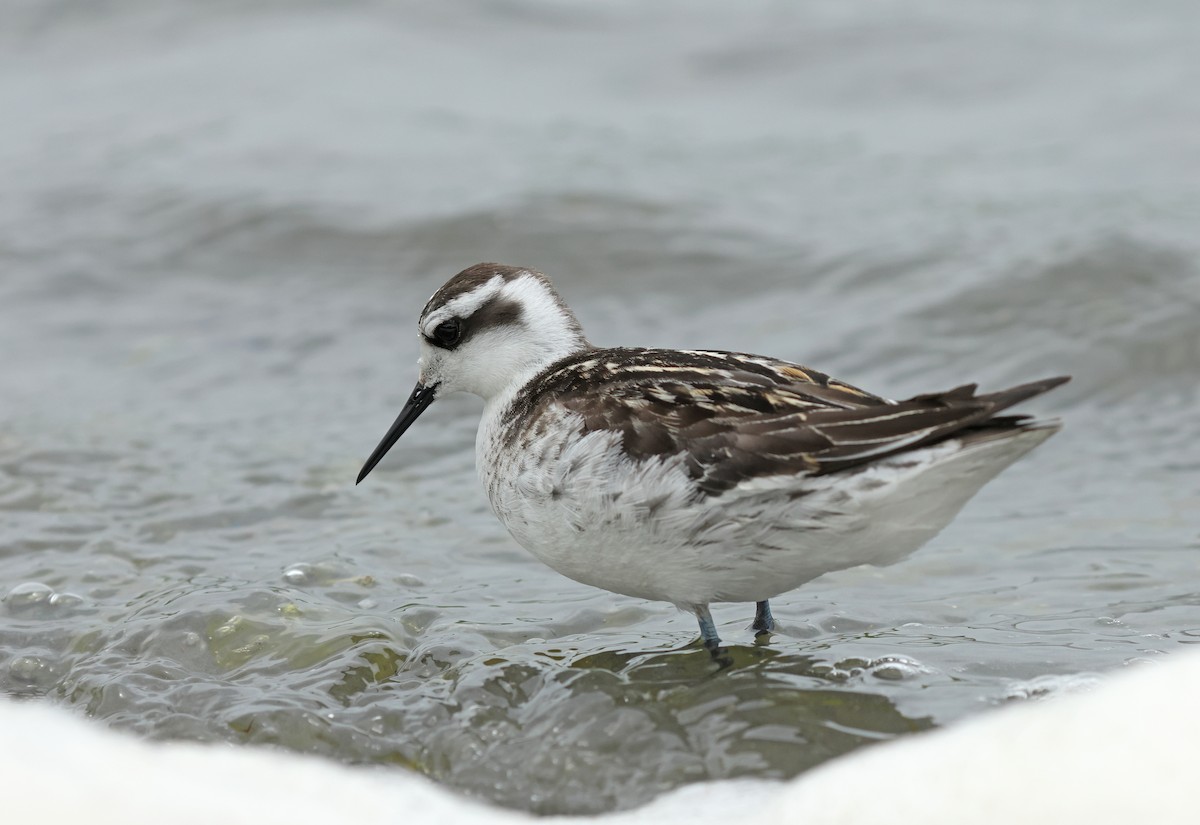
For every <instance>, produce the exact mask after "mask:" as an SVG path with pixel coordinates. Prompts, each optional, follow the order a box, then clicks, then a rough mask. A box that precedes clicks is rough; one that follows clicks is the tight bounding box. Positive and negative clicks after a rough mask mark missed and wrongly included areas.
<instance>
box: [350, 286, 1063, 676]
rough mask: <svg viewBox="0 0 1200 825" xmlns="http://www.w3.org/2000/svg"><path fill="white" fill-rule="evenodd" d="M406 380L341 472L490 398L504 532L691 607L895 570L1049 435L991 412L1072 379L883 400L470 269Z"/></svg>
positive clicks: (764, 613) (489, 447)
mask: <svg viewBox="0 0 1200 825" xmlns="http://www.w3.org/2000/svg"><path fill="white" fill-rule="evenodd" d="M417 329H418V335H419V341H420V357H419V359H418V362H417V366H418V380H417V384H416V387H415V388H414V389H413V391H412V394H411V395H410V396H409V398H408V401H407V402H406V403H405V404H404V406H403V408H402V409H401V411H400V414H399V415H398V416H397V417H396V419H395V422H394V423H393V424H392V425H391V427H390V428H389V429H388V430H387V432H386V434H385V435H384V437H383V439H382V440H381V441H380V442H379V444H378V446H377V447H376V448H375V450H374V451H373V452H372V453H371V455H370V457H369V458H368V459H367V461H366V463H365V464H364V465H363V467H362V470H361V472H360V473H359V475H358V479H357V482H356V484H358V483H361V482H362V480H363V479H364V478H366V476H367V474H368V473H370V472H371V470H372V469H374V468H375V466H376V465H377V464H378V463H379V461H380V459H382V458H383V457H384V455H385V454H386V453H387V452H388V450H389V449H391V447H392V446H393V445H394V444H395V443H396V441H397V440H398V439H399V438H400V437H401V436H402V435H403V434H404V433H405V431H407V430H408V429H409V427H410V426H411V425H412V424H413V422H415V421H416V420H417V418H418V417H419V416H420V415H421V414H422V413H423V412H424V411H425V410H426V409H427V408H428V407H429V406H430V405H431V404H432V403H433V402H434V401H436V400H437V399H439V398H442V397H444V396H447V395H450V394H453V393H459V392H467V393H474V394H475V395H477V396H480V397H481V398H483V400H484V408H483V413H482V418H481V420H480V423H479V428H478V431H477V434H476V440H475V455H476V469H477V472H478V475H479V478H480V480H481V481H482V483H483V488H484V490H485V491H486V493H487V498H488V501H489V503H490V504H491V508H492V510H493V512H494V513H495V515H496V516H497V518H499V520H500V521H501V522H502V523H503V524H504V526H505V527H506V528H507V529H508V531H509V533H510V534H511V535H512V537H513V538H514V539H515V540H516V541H517V543H518V544H520V545H522V546H523V547H524V548H526V549H527V550H528V551H529V552H530V553H531V554H532V555H533V556H535V557H536V558H537V559H539V560H540V561H542V562H544V563H545V564H546V565H548V566H549V567H551V568H552V569H554V570H556V571H557V572H559V573H561V574H563V575H564V576H567V577H569V578H571V579H574V580H575V581H578V582H582V583H584V584H587V585H592V586H594V587H598V588H602V589H604V590H608V591H611V592H614V593H619V594H623V595H625V596H632V597H636V598H641V599H648V600H651V601H664V602H669V603H671V604H673V605H675V606H676V607H678V608H680V609H681V610H684V611H687V612H690V613H692V614H694V615H695V617H696V620H697V622H698V623H699V626H700V638H701V640H702V642H703V645H704V647H705V648H707V649H708V650H709V652H710V653H712V654H713V657H714V658H717V657H718V655H719V654H722V653H723V652H724V651H725V648H723V647H722V646H721V639H720V636H719V634H718V632H717V629H716V626H715V624H714V623H713V618H712V613H711V610H710V605H712V604H714V603H719V602H744V603H750V602H753V603H754V604H755V615H754V620H753V622H752V624H751V625H750V629H752V630H753V631H754V633H755V636H756V637H759V636H762V635H769V634H771V633H772V632H773V631H775V629H776V625H775V620H774V618H773V616H772V613H771V606H770V599H772V598H774V597H776V596H779V595H781V594H783V593H787V592H789V591H792V590H794V589H796V588H798V587H800V586H801V585H803V584H805V583H806V582H809V581H811V580H813V579H815V578H817V577H818V576H821V575H823V574H824V573H828V572H830V571H834V570H841V569H845V568H850V567H856V566H859V565H864V564H865V565H878V566H883V565H890V564H893V563H896V562H898V561H900V560H902V559H904V558H906V557H907V556H909V555H910V554H911V553H912V552H914V551H915V550H916V549H917V548H919V547H920V546H921V545H923V544H925V542H927V541H928V540H929V539H931V538H932V537H933V536H935V535H936V534H937V533H938V532H940V531H941V530H942V528H944V527H945V526H946V525H947V524H948V523H949V522H950V521H951V520H952V519H953V518H954V516H955V515H957V514H958V512H959V510H960V509H961V508H962V507H963V505H964V504H966V502H967V501H968V500H969V499H970V498H971V497H972V496H973V495H974V494H975V493H976V492H977V491H978V490H979V489H980V488H981V487H982V486H983V485H984V484H985V483H986V482H987V481H989V480H990V479H992V478H993V477H994V476H996V475H997V474H998V473H999V472H1000V471H1002V470H1003V469H1005V468H1006V467H1008V466H1009V465H1010V464H1012V463H1013V462H1014V461H1016V460H1017V459H1018V458H1020V457H1021V456H1023V455H1024V454H1026V453H1027V452H1029V451H1030V450H1032V449H1033V448H1034V447H1036V446H1037V445H1039V444H1041V443H1042V442H1043V441H1045V440H1046V439H1047V438H1048V437H1050V436H1051V435H1053V434H1054V433H1055V432H1057V431H1058V430H1059V429H1060V427H1061V422H1060V421H1059V420H1057V419H1043V420H1038V419H1035V418H1032V417H1031V416H1028V415H1021V414H1000V413H1001V412H1003V411H1004V410H1007V409H1008V408H1009V407H1011V406H1013V405H1015V404H1017V403H1019V402H1022V401H1025V400H1027V399H1030V398H1033V397H1034V396H1038V395H1040V394H1042V393H1044V392H1046V391H1048V390H1050V389H1053V388H1054V387H1057V386H1059V385H1060V384H1063V383H1065V382H1066V381H1068V380H1069V376H1058V377H1054V378H1045V379H1042V380H1038V381H1032V382H1029V383H1024V384H1020V385H1018V386H1014V387H1010V388H1008V389H1004V390H999V391H996V392H987V393H979V392H978V391H977V386H976V385H975V384H966V385H963V386H959V387H955V388H953V389H950V390H946V391H943V392H932V393H925V394H921V395H916V396H913V397H911V398H908V399H905V400H900V401H893V400H889V399H887V398H884V397H882V396H879V395H875V394H873V393H870V392H867V391H865V390H861V389H859V388H858V387H855V386H853V385H851V384H848V383H845V382H843V381H839V380H838V379H836V378H832V377H830V376H829V375H827V374H825V373H822V372H819V371H817V370H814V369H811V368H809V367H805V366H801V365H799V364H794V363H791V362H788V361H783V360H779V359H775V358H768V357H764V356H760V355H751V354H746V353H738V352H724V351H715V350H713V351H710V350H672V349H654V348H636V347H614V348H601V347H596V346H593V345H592V344H591V343H589V342H588V340H587V338H586V337H585V336H584V333H583V328H582V326H581V325H580V323H579V321H578V319H577V318H576V316H575V313H574V312H572V311H571V309H570V308H569V307H568V306H567V304H566V302H565V301H564V300H563V299H562V297H561V296H560V295H559V293H558V291H557V290H556V289H555V288H554V286H553V285H552V284H551V282H550V280H549V279H548V278H547V277H546V276H545V275H543V274H542V273H540V272H538V271H536V270H533V269H528V268H523V267H515V266H507V265H503V264H497V263H481V264H476V265H474V266H471V267H469V268H467V269H465V270H463V271H462V272H459V273H458V274H457V275H455V276H454V277H452V278H450V280H449V281H447V282H446V283H445V284H444V285H443V286H442V287H441V288H440V289H438V290H437V292H435V293H434V295H433V297H432V298H430V299H429V302H428V303H427V304H426V305H425V308H424V309H423V310H422V312H421V314H420V318H419V320H418V325H417Z"/></svg>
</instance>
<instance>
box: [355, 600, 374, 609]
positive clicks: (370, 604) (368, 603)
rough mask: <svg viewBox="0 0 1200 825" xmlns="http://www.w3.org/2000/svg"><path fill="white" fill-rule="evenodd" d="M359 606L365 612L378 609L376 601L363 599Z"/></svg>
mask: <svg viewBox="0 0 1200 825" xmlns="http://www.w3.org/2000/svg"><path fill="white" fill-rule="evenodd" d="M358 606H359V607H360V608H362V609H363V610H372V609H374V608H375V607H378V604H377V603H376V601H375V600H374V599H371V598H366V599H362V600H361V601H360V602H359V603H358Z"/></svg>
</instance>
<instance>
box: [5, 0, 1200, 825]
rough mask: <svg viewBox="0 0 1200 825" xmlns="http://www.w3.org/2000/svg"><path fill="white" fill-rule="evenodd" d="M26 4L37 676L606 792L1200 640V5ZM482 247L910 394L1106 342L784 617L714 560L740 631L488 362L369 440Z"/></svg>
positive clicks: (20, 34) (472, 789)
mask: <svg viewBox="0 0 1200 825" xmlns="http://www.w3.org/2000/svg"><path fill="white" fill-rule="evenodd" d="M3 16H4V20H3V23H2V24H0V113H2V114H0V358H2V366H0V597H2V602H0V693H3V694H7V695H10V696H14V697H43V699H44V700H45V701H50V702H52V703H55V704H58V705H62V706H66V707H69V708H72V709H74V710H75V711H76V712H77V713H79V714H81V715H86V716H89V717H92V718H94V719H96V720H99V721H100V722H102V723H105V724H107V725H110V726H112V727H115V728H119V729H123V730H128V731H135V732H137V733H138V734H141V735H144V736H147V737H152V738H155V739H183V740H202V741H224V742H236V743H244V744H246V745H253V746H277V747H282V748H287V749H290V750H296V751H303V752H310V753H316V754H321V755H324V756H326V757H330V758H332V759H336V760H341V761H345V762H350V763H359V764H368V765H376V766H379V767H380V769H382V770H393V771H415V772H419V773H421V774H425V775H428V776H430V777H432V778H434V779H435V780H437V781H439V782H441V783H444V784H445V785H447V786H450V787H452V788H455V789H459V790H461V791H463V792H465V793H468V794H471V795H473V796H476V797H479V798H482V799H485V800H490V801H493V802H495V803H498V804H501V805H505V806H511V807H517V808H523V809H528V810H532V811H537V812H543V813H554V812H574V813H586V812H599V811H605V810H611V809H616V808H627V807H631V806H633V805H636V804H639V803H641V802H644V801H646V800H649V799H651V798H653V797H655V796H656V795H658V794H660V793H662V792H664V791H666V790H668V789H671V788H674V787H677V786H680V785H683V784H687V783H692V782H699V781H705V780H711V779H720V778H727V777H759V778H785V777H791V776H795V775H797V774H799V773H801V772H803V771H805V770H806V769H808V768H810V767H812V766H814V765H817V764H819V763H821V762H823V761H825V760H827V759H829V758H831V757H834V756H837V755H839V754H842V753H845V752H848V751H850V750H853V749H855V748H858V747H860V746H863V745H868V744H870V743H872V742H876V741H879V740H884V739H889V738H892V737H896V736H902V735H906V734H908V733H910V732H913V731H919V730H923V729H927V728H930V727H935V726H941V725H945V724H948V723H951V722H954V721H956V720H959V719H962V718H965V717H968V716H970V715H972V714H975V713H978V712H981V711H983V710H985V709H986V708H988V707H991V706H994V705H997V704H1002V703H1004V702H1009V701H1016V700H1028V699H1031V698H1035V697H1038V696H1041V695H1043V694H1046V693H1056V692H1061V691H1063V690H1069V689H1072V688H1074V687H1079V686H1086V685H1087V684H1088V683H1090V681H1091V680H1093V679H1094V678H1095V677H1096V675H1097V674H1102V673H1107V672H1111V671H1114V670H1119V669H1122V668H1124V667H1127V666H1153V665H1152V664H1151V663H1153V662H1154V661H1156V660H1158V659H1159V658H1160V657H1162V656H1164V655H1170V654H1172V653H1173V652H1176V651H1179V650H1182V649H1184V648H1186V647H1187V646H1188V645H1196V644H1198V643H1200V438H1197V432H1198V430H1200V416H1198V415H1197V407H1198V404H1200V258H1198V255H1200V229H1198V227H1200V97H1198V96H1197V95H1196V94H1195V89H1196V88H1198V87H1200V61H1198V60H1197V59H1196V54H1197V46H1198V45H1200V44H1198V43H1197V39H1198V38H1200V7H1197V6H1196V4H1194V3H1191V2H1185V0H1179V1H1178V2H1166V1H1164V2H1160V3H1154V4H1130V3H1121V2H1115V0H1062V1H1061V2H1055V3H1042V2H1033V1H1032V0H1018V2H1010V3H1006V4H993V3H981V2H962V1H961V0H924V1H923V2H917V3H877V2H866V1H865V0H858V1H856V2H805V3H782V2H766V1H765V0H759V1H758V2H751V3H739V4H736V5H731V4H725V3H718V2H707V0H706V1H705V2H687V3H684V2H664V3H653V4H643V3H635V2H629V1H627V2H615V3H605V4H582V3H580V4H576V3H566V2H557V1H555V0H506V2H503V3H484V2H471V1H470V0H454V2H447V3H440V4H423V3H417V2H346V3H336V4H333V3H318V2H291V3H276V2H270V1H269V0H254V2H238V3H234V2H204V3H201V2H191V3H189V2H167V3H164V2H149V1H148V0H146V1H145V2H143V1H142V0H112V2H106V3H102V4H101V3H94V2H89V1H87V0H75V1H74V2H68V1H66V0H63V1H62V2H51V1H50V0H17V1H15V2H9V3H6V4H5V9H4V11H3ZM481 260H495V261H501V262H505V263H511V264H520V265H526V266H531V267H535V268H537V269H540V270H542V271H544V272H546V273H548V274H549V275H550V276H551V277H552V278H553V279H554V280H555V282H556V284H557V285H558V287H559V288H560V291H561V292H562V293H563V294H564V296H565V297H566V298H567V300H568V301H569V302H570V303H571V304H572V305H573V306H574V307H575V309H576V310H577V312H578V314H579V316H580V318H581V319H582V321H583V323H584V326H585V329H586V330H587V331H588V333H589V336H590V337H591V339H592V340H593V341H594V342H596V343H599V344H608V345H616V344H627V345H658V346H677V347H692V348H699V347H704V348H721V349H733V350H740V351H749V352H761V353H766V354H770V355H774V356H778V357H783V358H788V359H792V360H795V361H799V362H801V363H805V364H808V365H810V366H813V367H816V368H818V369H821V370H824V371H827V372H831V373H833V374H835V375H837V376H839V377H841V378H843V379H845V380H847V381H851V382H852V383H855V384H858V385H860V386H864V387H866V388H868V389H871V390H873V391H876V392H879V393H882V394H885V395H890V396H893V397H896V396H905V395H911V394H915V393H918V392H925V391H932V390H939V389H947V388H949V387H952V386H955V385H957V384H961V383H966V382H970V381H978V382H980V383H981V385H983V386H985V387H993V388H994V387H1000V386H1003V385H1005V384H1007V383H1015V382H1019V381H1021V380H1026V379H1033V378H1040V377H1043V376H1047V375H1054V374H1059V373H1070V374H1073V375H1074V381H1073V382H1072V383H1071V384H1069V385H1067V386H1066V387H1064V388H1062V389H1060V390H1057V391H1055V392H1054V393H1052V394H1051V395H1048V396H1046V397H1044V398H1040V399H1037V400H1035V401H1033V402H1029V403H1028V404H1027V405H1025V409H1027V410H1029V411H1033V412H1037V413H1039V414H1042V415H1052V416H1060V417H1061V418H1062V419H1063V420H1064V421H1065V428H1064V430H1063V431H1062V433H1060V434H1059V435H1058V436H1056V437H1055V438H1053V439H1052V440H1050V441H1049V442H1047V443H1046V444H1045V445H1044V446H1042V447H1041V448H1039V449H1038V450H1036V451H1035V452H1034V453H1033V454H1031V455H1030V456H1029V457H1027V458H1026V459H1024V460H1023V461H1022V462H1020V463H1019V464H1017V465H1016V466H1014V467H1013V468H1012V469H1011V470H1009V471H1008V472H1006V473H1005V474H1004V475H1002V476H1001V477H1000V478H999V479H997V480H996V481H995V482H993V483H992V484H990V485H989V486H988V487H986V488H985V489H984V490H983V492H982V493H981V494H980V495H979V496H978V497H977V498H976V499H975V500H974V501H973V502H972V503H971V504H970V505H969V506H968V507H967V509H966V510H965V511H964V512H963V513H962V515H961V516H960V517H959V518H958V519H957V520H956V521H955V522H954V523H953V524H952V525H951V526H950V527H949V528H948V529H947V530H946V531H945V532H944V533H943V534H942V535H941V536H939V537H938V538H937V539H936V540H935V541H933V542H932V543H930V544H929V545H928V546H927V547H925V548H924V549H923V550H921V551H919V552H918V553H917V554H915V555H914V556H912V557H911V558H910V559H909V560H907V561H905V562H903V563H901V564H899V565H896V566H893V567H890V568H886V569H876V568H859V569H854V570H848V571H842V572H838V573H835V574H830V575H827V576H825V577H823V578H821V579H819V580H817V581H815V582H813V583H812V584H810V585H808V586H806V587H804V588H802V589H801V590H798V591H796V592H794V593H792V594H789V595H787V596H785V597H783V598H781V599H779V600H778V601H777V603H776V604H775V611H776V616H777V618H778V619H779V621H780V623H781V625H782V631H781V633H780V634H779V635H776V636H775V637H774V638H773V639H772V640H771V641H770V643H769V644H766V645H755V644H754V643H753V637H752V634H751V633H750V631H749V630H748V629H747V628H748V625H749V622H750V619H751V618H752V612H753V608H752V606H749V605H734V606H720V607H718V608H717V609H716V611H715V615H716V618H717V622H718V625H719V628H720V631H721V634H722V636H723V637H724V638H725V639H726V640H727V641H728V642H729V643H730V644H731V646H732V658H733V665H732V666H731V667H729V668H728V669H726V670H723V671H717V670H716V668H715V667H714V666H713V665H712V663H711V662H710V661H709V660H708V658H707V656H706V654H705V653H704V651H703V650H701V649H700V648H698V647H697V646H696V645H695V644H694V642H695V639H696V627H695V623H694V620H693V619H692V618H691V617H690V616H686V615H682V614H679V613H677V612H676V611H675V610H674V608H672V607H670V606H667V605H661V604H650V603H645V602H639V601H636V600H632V599H627V598H623V597H619V596H615V595H611V594H608V593H604V592H599V591H596V590H591V589H588V588H586V587H584V586H582V585H578V584H575V583H573V582H571V581H568V580H566V579H563V578H561V577H559V576H557V575H556V574H554V573H553V572H551V571H550V570H548V569H545V568H543V567H541V566H540V565H539V564H538V563H537V562H535V561H534V560H533V559H532V558H530V557H529V556H527V555H526V554H525V553H524V552H523V551H522V550H521V549H520V548H519V547H518V546H517V545H515V544H514V542H513V541H512V540H510V539H509V538H508V537H507V535H506V534H505V532H504V530H503V528H502V527H501V526H500V525H499V524H498V523H497V522H496V521H495V520H494V518H493V517H492V516H491V514H490V512H489V511H488V509H487V504H486V501H485V498H484V495H483V492H482V491H481V490H480V489H479V486H478V483H477V481H476V479H475V475H474V469H473V457H474V456H473V434H474V427H475V423H476V419H477V416H478V413H479V409H480V404H479V403H478V402H477V401H475V400H474V399H470V398H452V399H448V400H445V401H441V402H439V403H438V404H437V405H436V406H435V407H433V408H432V409H431V410H430V411H429V412H427V413H426V414H425V416H424V417H423V418H422V419H421V421H420V422H418V424H417V426H416V427H414V428H413V429H412V430H411V431H410V432H409V434H408V435H406V436H405V438H404V439H403V440H402V441H401V442H400V444H399V445H398V446H397V447H396V448H395V449H393V451H392V452H391V453H390V454H389V456H388V458H387V459H386V460H385V461H384V463H383V464H382V465H380V467H379V468H378V469H377V470H376V471H375V473H374V474H372V476H371V477H370V478H369V479H368V480H367V482H366V483H364V484H363V485H362V486H360V487H355V486H354V476H355V474H356V473H357V470H358V468H359V466H360V465H361V462H362V461H363V459H365V457H366V456H367V454H368V453H369V452H370V450H371V448H372V447H374V445H375V443H376V442H377V440H378V438H379V437H380V436H381V435H382V433H383V431H384V430H385V429H386V427H387V425H388V424H389V423H390V422H391V420H392V418H393V417H394V415H395V414H396V412H397V411H398V408H399V405H400V404H401V403H402V402H403V400H404V399H405V397H406V396H407V394H408V392H409V390H410V389H411V386H412V383H413V381H414V380H415V377H416V368H415V363H414V362H415V358H416V335H415V319H416V315H417V313H418V312H419V310H420V308H421V306H422V305H423V303H424V301H425V299H426V298H427V297H428V296H429V294H431V293H432V291H433V290H434V289H435V288H436V287H437V286H438V285H439V284H440V283H441V282H442V281H443V280H445V279H446V278H447V277H449V276H450V275H452V274H453V273H454V272H457V271H458V270H459V269H462V268H463V267H465V266H468V265H470V264H472V263H475V262H477V261H481ZM1130 712H1136V708H1131V709H1130ZM0 736H3V732H0ZM6 747H19V743H8V744H7V745H6ZM68 781H69V780H68Z"/></svg>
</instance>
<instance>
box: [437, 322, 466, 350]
mask: <svg viewBox="0 0 1200 825" xmlns="http://www.w3.org/2000/svg"><path fill="white" fill-rule="evenodd" d="M461 338H462V323H461V322H460V321H459V320H458V319H457V318H448V319H446V320H445V321H442V322H441V323H440V324H438V325H437V326H436V327H434V329H433V340H435V341H437V342H438V343H439V344H441V345H442V346H443V347H452V346H454V345H455V344H457V343H458V342H459V339H461Z"/></svg>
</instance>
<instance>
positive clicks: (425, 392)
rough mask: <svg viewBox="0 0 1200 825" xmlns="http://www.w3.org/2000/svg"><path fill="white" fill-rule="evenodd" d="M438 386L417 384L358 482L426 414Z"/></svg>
mask: <svg viewBox="0 0 1200 825" xmlns="http://www.w3.org/2000/svg"><path fill="white" fill-rule="evenodd" d="M437 388H438V385H437V384H434V385H433V386H432V387H426V386H423V385H422V384H417V386H416V387H415V388H414V389H413V392H412V395H410V396H409V397H408V403H406V404H405V405H404V409H402V410H400V415H398V416H396V421H395V423H393V424H392V426H391V427H390V428H389V429H388V431H387V435H385V436H384V437H383V440H382V441H380V442H379V446H378V447H376V448H375V452H373V453H371V457H370V458H368V459H367V463H366V464H364V465H363V468H362V471H361V472H360V473H359V474H358V481H355V482H354V483H355V484H358V483H359V482H361V481H362V480H363V479H364V478H366V477H367V473H369V472H371V471H372V470H374V469H375V465H376V464H378V463H379V460H380V459H381V458H383V457H384V456H385V455H387V451H388V450H390V449H392V445H393V444H395V443H396V442H397V441H399V440H400V436H402V435H404V431H405V430H407V429H408V428H409V427H410V426H412V423H413V422H414V421H416V420H417V419H418V418H419V417H420V416H421V413H423V412H425V408H426V407H428V406H429V405H430V404H432V403H433V399H434V397H435V396H436V395H437Z"/></svg>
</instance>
